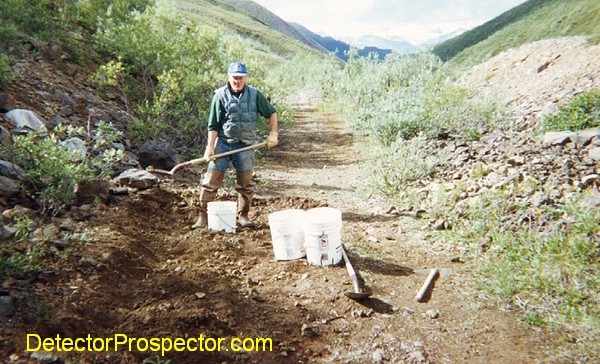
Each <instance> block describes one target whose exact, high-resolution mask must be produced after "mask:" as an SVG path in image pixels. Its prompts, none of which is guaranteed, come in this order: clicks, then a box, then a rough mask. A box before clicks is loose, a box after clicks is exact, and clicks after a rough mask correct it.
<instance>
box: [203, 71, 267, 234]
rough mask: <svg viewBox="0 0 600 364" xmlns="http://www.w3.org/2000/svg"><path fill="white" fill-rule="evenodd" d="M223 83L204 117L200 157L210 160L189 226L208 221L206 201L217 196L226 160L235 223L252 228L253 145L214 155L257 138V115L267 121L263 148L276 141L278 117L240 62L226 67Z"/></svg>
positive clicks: (225, 169)
mask: <svg viewBox="0 0 600 364" xmlns="http://www.w3.org/2000/svg"><path fill="white" fill-rule="evenodd" d="M227 76H228V81H227V85H225V86H223V87H221V88H219V89H217V90H215V94H214V96H213V99H212V103H211V107H210V116H209V118H208V141H207V143H206V150H205V151H204V158H205V159H206V160H210V163H209V164H208V167H207V171H206V174H205V175H204V177H203V178H202V181H201V187H200V216H199V217H198V220H197V221H196V223H195V224H194V225H192V229H196V228H205V227H206V226H207V225H208V211H207V208H208V203H209V202H211V201H213V200H214V199H215V197H216V196H217V191H218V190H219V188H220V187H221V185H222V183H223V178H224V177H225V172H226V171H227V169H228V168H229V165H230V164H233V167H234V168H235V170H236V185H235V190H236V191H237V193H238V206H237V224H238V225H239V226H240V227H242V228H254V227H256V225H255V224H254V222H252V220H250V218H249V216H248V213H249V211H250V204H251V203H252V196H253V195H254V186H255V183H254V181H252V173H253V170H254V149H250V150H245V151H240V152H239V153H235V154H231V155H228V156H227V157H222V158H219V159H214V155H215V153H216V154H221V153H226V152H229V151H234V150H236V149H240V148H244V147H247V146H249V145H252V144H256V143H257V141H258V136H257V125H258V116H259V115H262V116H263V117H265V118H266V119H267V121H268V125H269V136H268V137H267V140H266V145H267V148H273V147H274V146H276V145H277V143H278V120H277V113H276V112H275V108H274V107H273V105H272V104H271V103H270V102H269V101H268V100H267V99H266V97H265V96H264V95H263V94H262V93H261V92H260V91H258V90H257V89H256V88H254V87H251V86H248V85H246V81H247V78H248V70H247V68H246V65H245V64H244V63H241V62H234V63H231V64H230V65H229V67H228V69H227Z"/></svg>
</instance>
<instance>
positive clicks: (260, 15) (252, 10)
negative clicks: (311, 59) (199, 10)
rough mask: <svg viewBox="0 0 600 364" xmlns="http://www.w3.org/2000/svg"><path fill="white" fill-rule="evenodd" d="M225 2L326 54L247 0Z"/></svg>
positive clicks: (290, 27)
mask: <svg viewBox="0 0 600 364" xmlns="http://www.w3.org/2000/svg"><path fill="white" fill-rule="evenodd" d="M224 1H225V2H227V3H229V4H231V5H233V6H235V7H237V8H239V9H242V10H243V11H245V12H246V13H248V15H249V16H250V17H252V18H254V19H256V20H258V21H259V22H261V23H263V24H264V25H266V26H268V27H270V28H272V29H274V30H276V31H279V32H281V33H283V34H285V35H287V36H289V37H292V38H295V39H297V40H299V41H301V42H302V43H304V44H306V45H308V46H310V47H312V48H315V49H317V50H319V51H322V52H326V51H327V50H326V49H325V48H323V47H322V46H321V45H320V44H319V43H317V42H315V41H314V40H313V39H312V38H309V37H306V36H305V35H304V34H302V33H300V32H299V31H297V30H296V29H295V28H294V27H292V26H291V25H290V24H288V23H287V22H286V21H285V20H283V19H281V18H280V17H279V16H277V15H276V14H274V13H272V12H271V11H269V10H268V9H267V8H265V7H264V6H262V5H260V4H258V3H256V2H254V1H249V0H224Z"/></svg>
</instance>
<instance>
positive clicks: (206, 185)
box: [192, 169, 225, 229]
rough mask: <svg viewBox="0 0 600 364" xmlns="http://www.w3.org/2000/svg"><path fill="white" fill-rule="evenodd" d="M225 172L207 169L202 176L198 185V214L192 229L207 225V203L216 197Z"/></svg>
mask: <svg viewBox="0 0 600 364" xmlns="http://www.w3.org/2000/svg"><path fill="white" fill-rule="evenodd" d="M224 177H225V173H223V172H220V171H217V170H216V169H209V170H208V171H206V173H205V174H204V178H202V184H201V187H200V215H199V216H198V220H197V221H196V223H195V224H194V225H192V229H198V228H205V227H207V226H208V203H209V202H211V201H214V199H215V197H217V192H218V191H219V187H221V184H222V183H223V178H224Z"/></svg>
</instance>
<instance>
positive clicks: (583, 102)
mask: <svg viewBox="0 0 600 364" xmlns="http://www.w3.org/2000/svg"><path fill="white" fill-rule="evenodd" d="M599 126H600V89H593V90H590V91H586V92H583V93H581V94H579V95H577V96H575V97H574V98H573V99H571V100H570V102H569V103H568V104H567V105H564V106H561V107H560V108H559V110H558V111H557V112H556V113H554V114H551V115H548V116H546V117H545V118H544V120H543V121H542V125H541V130H542V131H543V132H547V131H564V130H570V131H579V130H583V129H587V128H595V127H599Z"/></svg>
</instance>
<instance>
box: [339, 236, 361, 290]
mask: <svg viewBox="0 0 600 364" xmlns="http://www.w3.org/2000/svg"><path fill="white" fill-rule="evenodd" d="M342 257H344V263H345V265H346V270H348V275H349V276H350V279H352V285H353V286H354V292H356V293H359V292H360V285H359V284H358V277H357V276H356V272H355V271H354V268H353V267H352V263H350V259H348V255H346V250H345V249H344V247H343V246H342Z"/></svg>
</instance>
